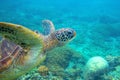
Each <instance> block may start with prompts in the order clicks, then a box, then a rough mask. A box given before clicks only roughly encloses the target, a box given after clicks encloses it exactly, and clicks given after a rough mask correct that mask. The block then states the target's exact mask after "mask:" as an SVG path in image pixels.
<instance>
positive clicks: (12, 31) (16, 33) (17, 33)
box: [0, 22, 42, 47]
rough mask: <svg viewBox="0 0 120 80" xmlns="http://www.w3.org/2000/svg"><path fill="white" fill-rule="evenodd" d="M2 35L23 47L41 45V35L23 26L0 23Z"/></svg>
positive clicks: (0, 33)
mask: <svg viewBox="0 0 120 80" xmlns="http://www.w3.org/2000/svg"><path fill="white" fill-rule="evenodd" d="M0 35H1V36H2V37H4V38H6V39H8V40H10V41H12V42H14V43H16V44H18V45H20V46H22V47H26V46H27V47H28V46H33V45H36V44H40V45H41V40H42V39H40V38H41V37H40V35H38V34H36V33H35V32H33V31H32V30H29V29H27V28H25V27H23V26H21V25H17V24H12V23H6V22H0Z"/></svg>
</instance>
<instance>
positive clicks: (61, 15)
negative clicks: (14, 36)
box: [0, 0, 120, 80]
mask: <svg viewBox="0 0 120 80" xmlns="http://www.w3.org/2000/svg"><path fill="white" fill-rule="evenodd" d="M44 19H49V20H51V21H52V22H53V23H54V25H55V28H56V29H60V28H65V27H70V28H73V29H74V30H75V31H76V32H77V36H76V38H75V39H74V40H73V41H72V42H70V43H69V44H68V46H69V47H71V48H73V49H74V50H75V51H78V52H80V53H81V54H82V55H83V57H84V58H85V60H88V59H89V58H91V57H93V56H101V57H103V58H105V57H106V56H109V55H110V56H117V57H118V56H120V1H119V0H16V1H15V0H0V22H11V23H16V24H21V25H24V26H25V27H27V28H29V29H31V30H38V31H39V32H42V27H41V21H42V20H44ZM119 64H120V63H119ZM117 66H120V65H117ZM119 74H120V72H119ZM101 80H103V79H101ZM106 80H107V79H106ZM115 80H120V77H119V79H115Z"/></svg>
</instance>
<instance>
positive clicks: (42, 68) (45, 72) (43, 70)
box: [38, 65, 49, 76]
mask: <svg viewBox="0 0 120 80" xmlns="http://www.w3.org/2000/svg"><path fill="white" fill-rule="evenodd" d="M48 71H49V69H48V67H46V66H44V65H41V66H40V67H39V68H38V72H39V73H40V75H41V76H47V75H48Z"/></svg>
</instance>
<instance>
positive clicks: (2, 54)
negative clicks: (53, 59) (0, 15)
mask: <svg viewBox="0 0 120 80" xmlns="http://www.w3.org/2000/svg"><path fill="white" fill-rule="evenodd" d="M42 24H43V28H44V31H46V32H47V33H46V34H42V33H36V32H34V31H32V30H30V29H28V28H26V27H24V26H21V25H17V24H12V23H7V22H0V36H2V37H3V38H4V39H3V40H2V41H1V44H0V80H15V79H17V78H18V77H19V76H21V75H23V74H25V73H27V72H29V71H30V70H31V69H33V68H34V67H36V66H37V65H39V64H40V63H42V62H43V61H44V60H45V58H46V54H45V53H46V51H49V50H51V49H53V48H55V47H57V46H61V45H62V46H63V45H65V44H66V43H68V42H69V41H71V40H72V39H73V38H74V37H75V35H76V32H75V31H74V30H73V29H70V28H63V29H59V30H55V28H54V25H53V23H52V22H51V21H50V20H44V21H42Z"/></svg>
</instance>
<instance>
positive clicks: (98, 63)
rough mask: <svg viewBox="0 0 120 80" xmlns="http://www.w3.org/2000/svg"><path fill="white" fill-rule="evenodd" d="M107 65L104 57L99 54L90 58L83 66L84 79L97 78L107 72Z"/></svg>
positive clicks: (93, 79) (92, 79)
mask: <svg viewBox="0 0 120 80" xmlns="http://www.w3.org/2000/svg"><path fill="white" fill-rule="evenodd" d="M108 67H109V65H108V62H107V61H106V60H105V59H104V58H102V57H100V56H96V57H92V58H90V59H89V60H88V62H87V64H86V66H85V71H84V74H83V75H84V80H96V79H98V78H99V77H100V76H101V75H102V74H105V73H106V72H107V69H108Z"/></svg>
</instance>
